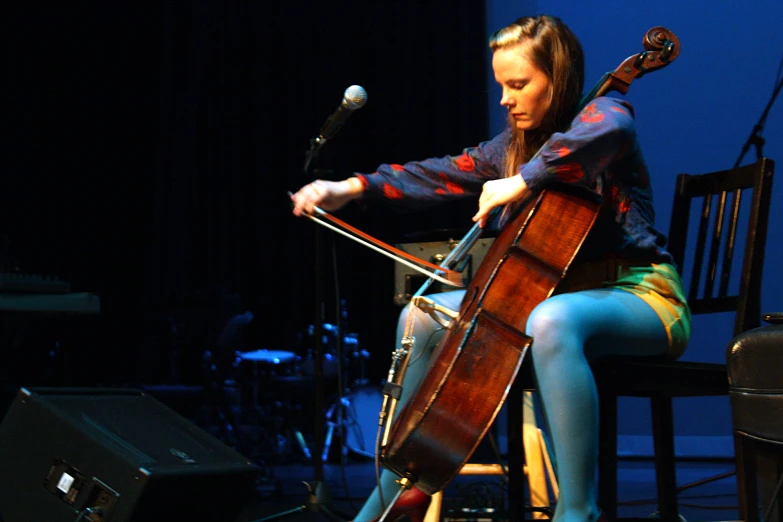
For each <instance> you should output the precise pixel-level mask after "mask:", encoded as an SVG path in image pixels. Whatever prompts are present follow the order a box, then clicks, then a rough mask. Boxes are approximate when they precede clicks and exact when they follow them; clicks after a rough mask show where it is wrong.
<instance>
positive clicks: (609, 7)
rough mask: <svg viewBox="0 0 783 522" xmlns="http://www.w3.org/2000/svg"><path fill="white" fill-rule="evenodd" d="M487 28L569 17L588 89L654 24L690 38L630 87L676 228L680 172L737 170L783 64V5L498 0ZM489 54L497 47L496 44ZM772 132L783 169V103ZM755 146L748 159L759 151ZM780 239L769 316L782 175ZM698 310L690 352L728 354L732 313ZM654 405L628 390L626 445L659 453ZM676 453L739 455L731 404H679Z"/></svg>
mask: <svg viewBox="0 0 783 522" xmlns="http://www.w3.org/2000/svg"><path fill="white" fill-rule="evenodd" d="M487 9H488V14H487V31H488V33H487V34H489V33H490V32H491V31H493V30H494V29H496V28H498V27H501V26H503V25H505V24H507V23H509V22H511V21H513V20H514V19H515V18H517V17H519V16H522V15H527V14H552V15H555V16H558V17H560V18H562V19H563V20H564V21H565V22H566V23H567V24H568V25H569V27H571V29H573V31H574V32H575V33H576V35H577V36H578V37H579V38H580V40H581V42H582V45H583V47H584V50H585V55H586V63H587V70H586V78H585V83H586V86H587V87H588V88H589V87H592V86H593V85H594V84H595V83H596V82H597V81H598V80H599V78H600V77H601V75H602V74H604V73H605V72H608V71H614V70H615V68H616V67H617V66H618V65H619V64H620V63H621V62H622V61H623V60H624V59H625V58H627V57H628V56H630V55H632V54H635V53H638V52H641V51H642V50H643V47H642V38H643V36H644V35H645V33H646V32H647V30H648V29H650V28H652V27H654V26H663V27H665V28H667V29H669V30H670V31H672V32H673V33H674V34H675V35H676V36H677V37H678V38H679V40H680V45H681V51H680V54H679V56H678V57H677V59H676V60H675V61H674V62H673V63H672V64H671V65H670V66H669V67H666V68H664V69H661V70H659V71H656V72H654V73H651V74H649V75H647V76H645V77H643V78H641V79H638V80H636V81H635V82H634V83H633V84H632V85H631V88H630V90H629V92H628V93H627V95H625V96H622V95H619V94H617V93H614V94H612V95H614V96H619V97H624V98H626V99H628V100H629V101H630V102H631V103H632V104H633V106H634V108H635V110H636V117H637V123H638V132H639V135H640V136H641V140H642V146H643V147H644V150H645V154H646V158H647V161H648V165H649V168H650V172H651V175H652V178H653V188H654V191H655V197H656V214H657V224H658V227H659V228H660V229H661V230H663V231H664V232H666V231H668V230H669V224H670V223H669V221H670V219H669V218H670V214H671V203H672V198H673V195H674V186H675V178H676V176H677V174H679V173H681V172H687V173H694V174H696V173H706V172H712V171H717V170H723V169H727V168H730V167H732V166H733V165H734V164H735V162H736V161H737V160H738V158H739V157H740V154H741V151H742V147H743V145H744V144H745V142H746V141H747V140H748V138H749V136H750V135H751V132H752V130H753V128H754V126H755V125H756V124H757V123H758V122H759V119H760V118H761V117H762V114H763V113H764V110H765V108H766V107H767V104H768V103H769V101H770V99H771V96H772V92H773V87H774V85H775V83H776V80H777V81H779V78H778V74H781V72H780V67H781V60H783V33H781V31H780V20H783V2H763V1H751V2H744V3H741V4H740V3H736V2H732V1H729V0H718V1H711V2H706V1H702V2H699V1H693V2H652V3H645V4H639V3H636V2H624V1H620V0H609V1H606V2H579V1H575V0H560V1H547V0H540V1H534V0H528V1H522V2H512V1H508V0H489V1H488V2H487ZM487 52H488V53H489V51H487ZM487 82H488V88H489V96H488V100H487V103H488V104H489V108H490V109H489V110H490V127H491V128H490V130H489V132H490V133H492V132H494V131H496V130H497V129H499V128H501V126H502V125H503V124H504V118H505V112H504V110H503V108H502V107H501V106H500V105H499V103H498V102H499V100H500V96H499V92H498V89H497V86H496V84H495V82H494V79H493V77H492V72H491V70H488V72H487ZM762 136H763V137H764V138H765V144H764V147H763V155H764V156H766V157H768V158H771V159H773V160H775V161H776V162H777V167H778V168H777V170H778V172H777V177H778V178H780V177H781V175H783V174H782V172H781V169H782V168H783V99H781V96H779V97H778V99H777V100H776V102H775V104H774V105H773V106H772V109H771V110H770V111H769V113H768V116H767V120H766V125H765V127H764V130H763V133H762ZM756 154H757V152H756V149H754V148H751V149H750V150H749V152H748V153H747V154H746V155H745V156H744V158H743V161H742V164H743V165H744V164H747V163H752V162H753V161H755V159H756ZM773 186H774V187H773V188H774V193H773V202H772V209H771V214H770V217H769V239H768V245H767V251H766V260H765V263H764V285H763V295H762V312H768V311H780V310H783V299H782V298H781V295H782V294H783V278H781V273H780V268H779V267H780V258H781V255H783V246H781V232H780V223H782V222H783V204H781V199H782V197H783V182H782V181H780V180H777V181H775V182H774V183H773ZM718 315H719V316H717V317H715V316H714V317H702V316H697V317H696V318H695V319H694V331H693V336H692V343H691V347H690V349H689V350H688V351H686V353H685V354H684V356H683V359H684V360H693V361H710V362H725V354H724V350H725V347H726V345H727V343H728V341H729V339H730V338H731V331H732V326H733V322H732V320H731V319H730V318H727V317H722V316H720V314H718ZM646 402H647V401H644V400H641V399H631V398H627V399H624V400H623V401H621V404H620V408H621V409H620V420H619V429H620V433H621V438H620V442H619V445H620V451H622V452H624V453H627V454H632V455H644V454H650V453H651V452H652V441H651V437H650V436H649V434H650V433H651V432H650V419H649V407H648V406H647V404H646ZM675 415H676V424H675V430H676V435H677V451H678V453H679V454H681V455H684V456H732V455H733V447H732V439H731V417H730V410H729V404H728V400H727V399H726V398H724V397H721V398H693V399H679V400H676V401H675Z"/></svg>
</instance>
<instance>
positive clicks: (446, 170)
mask: <svg viewBox="0 0 783 522" xmlns="http://www.w3.org/2000/svg"><path fill="white" fill-rule="evenodd" d="M509 136H510V133H509V132H508V130H506V131H504V132H502V133H500V134H498V135H497V136H495V137H494V138H492V139H491V140H488V141H485V142H482V143H480V144H479V145H477V146H475V147H469V148H465V149H463V151H462V153H461V154H460V155H458V156H443V157H439V158H429V159H426V160H423V161H410V162H408V163H405V164H403V165H399V164H387V163H385V164H382V165H380V166H379V167H378V169H377V170H376V171H375V172H373V173H371V174H362V173H356V176H357V177H358V178H359V180H360V181H361V182H362V184H363V185H364V189H365V190H364V194H363V195H362V199H364V200H370V201H380V202H383V203H385V204H387V205H388V206H391V207H393V208H396V209H398V210H406V211H407V210H419V209H423V208H427V207H430V206H433V205H435V204H439V203H443V202H446V201H450V200H455V199H461V198H466V197H470V196H478V195H480V194H481V188H482V185H483V184H484V182H486V181H487V180H490V179H497V178H498V177H500V176H501V172H502V168H503V158H504V155H505V149H506V144H507V143H508V140H509Z"/></svg>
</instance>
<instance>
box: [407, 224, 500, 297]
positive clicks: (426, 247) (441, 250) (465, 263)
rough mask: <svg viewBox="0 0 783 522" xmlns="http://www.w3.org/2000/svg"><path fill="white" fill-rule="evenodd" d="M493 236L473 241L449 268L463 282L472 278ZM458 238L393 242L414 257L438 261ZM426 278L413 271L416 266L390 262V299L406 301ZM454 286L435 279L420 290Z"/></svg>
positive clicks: (437, 262)
mask: <svg viewBox="0 0 783 522" xmlns="http://www.w3.org/2000/svg"><path fill="white" fill-rule="evenodd" d="M493 241H494V238H480V239H479V240H477V241H476V243H474V245H473V247H472V248H471V249H470V251H469V252H468V254H467V255H466V256H465V258H464V259H463V260H462V261H461V262H460V263H459V265H457V266H456V267H454V268H453V270H455V271H457V272H460V273H462V281H463V283H464V284H468V283H470V281H471V280H472V279H473V275H474V274H475V272H476V270H477V269H478V267H479V265H481V262H482V261H483V260H484V256H485V255H486V254H487V251H488V250H489V247H490V245H492V242H493ZM459 242H460V240H457V239H451V238H449V239H445V240H442V241H424V242H419V243H398V244H397V245H395V246H396V247H397V248H398V249H400V250H402V251H403V252H406V253H408V254H411V255H413V256H416V257H418V258H419V259H422V260H424V261H429V262H430V263H434V264H436V265H440V264H441V262H443V260H444V259H446V256H448V255H449V253H450V252H451V251H452V250H454V248H455V247H456V246H457V245H458V244H459ZM427 279H429V277H428V276H426V275H425V274H422V273H421V272H417V271H416V270H414V269H412V268H410V267H408V266H406V265H403V264H402V263H395V264H394V303H395V304H397V305H398V306H404V305H406V304H408V303H409V302H410V300H411V297H413V295H414V294H416V293H417V292H418V291H419V289H420V288H421V286H422V285H423V284H424V283H425V281H427ZM455 288H456V287H453V286H449V285H446V284H443V283H440V282H438V281H433V282H432V284H431V285H430V286H429V287H428V288H427V290H426V291H425V292H424V295H427V294H436V293H440V292H445V291H448V290H454V289H455Z"/></svg>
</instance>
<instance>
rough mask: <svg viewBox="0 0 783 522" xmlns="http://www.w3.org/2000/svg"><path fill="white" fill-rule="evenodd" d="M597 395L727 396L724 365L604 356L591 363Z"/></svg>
mask: <svg viewBox="0 0 783 522" xmlns="http://www.w3.org/2000/svg"><path fill="white" fill-rule="evenodd" d="M593 372H594V374H595V377H596V384H597V385H598V391H599V393H611V394H613V395H622V396H627V397H650V396H653V395H657V396H661V397H696V396H705V395H727V394H728V392H729V380H728V370H727V368H726V365H725V364H720V363H707V362H690V361H662V360H650V359H648V358H639V357H607V358H605V359H602V360H600V361H597V362H596V363H594V364H593Z"/></svg>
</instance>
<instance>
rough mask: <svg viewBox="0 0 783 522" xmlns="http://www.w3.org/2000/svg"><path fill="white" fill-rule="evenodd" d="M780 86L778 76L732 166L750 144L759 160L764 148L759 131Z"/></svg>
mask: <svg viewBox="0 0 783 522" xmlns="http://www.w3.org/2000/svg"><path fill="white" fill-rule="evenodd" d="M781 65H783V62H781ZM781 88H783V78H780V80H779V81H778V84H777V85H776V86H775V88H774V89H773V90H772V96H771V97H770V99H769V102H768V103H767V107H766V108H765V109H764V112H763V113H762V114H761V117H760V118H759V121H758V122H757V123H756V125H754V126H753V131H752V132H751V133H750V136H749V137H748V141H746V142H745V145H743V146H742V152H740V155H739V157H738V158H737V161H736V162H735V163H734V167H733V168H735V169H736V168H737V167H739V165H740V163H741V162H742V158H744V157H745V154H747V153H748V150H750V146H751V145H753V146H755V147H756V159H757V160H760V159H761V158H762V157H763V154H762V149H763V148H764V138H762V137H761V131H762V130H764V124H765V123H766V122H767V115H769V110H770V109H771V108H772V104H773V103H775V98H777V97H778V94H780V90H781Z"/></svg>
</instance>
